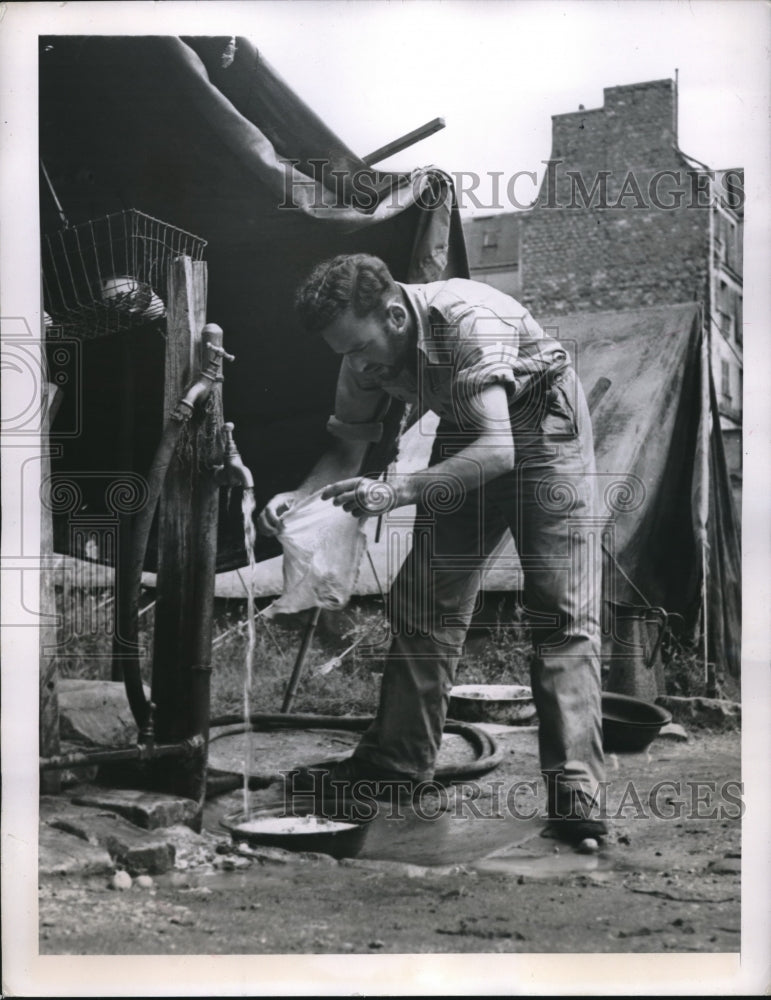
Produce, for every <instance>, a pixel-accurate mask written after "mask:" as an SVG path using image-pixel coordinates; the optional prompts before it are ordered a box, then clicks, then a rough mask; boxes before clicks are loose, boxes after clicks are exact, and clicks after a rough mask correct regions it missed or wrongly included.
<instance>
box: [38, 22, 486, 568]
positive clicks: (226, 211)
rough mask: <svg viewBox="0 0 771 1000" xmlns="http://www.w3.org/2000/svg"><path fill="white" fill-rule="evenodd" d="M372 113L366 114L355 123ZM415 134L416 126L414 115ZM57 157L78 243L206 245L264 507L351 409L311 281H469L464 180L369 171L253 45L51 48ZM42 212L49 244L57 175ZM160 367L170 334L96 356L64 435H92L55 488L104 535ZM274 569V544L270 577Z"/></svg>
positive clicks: (239, 435) (192, 42) (155, 404)
mask: <svg viewBox="0 0 771 1000" xmlns="http://www.w3.org/2000/svg"><path fill="white" fill-rule="evenodd" d="M230 55H233V59H232V61H231V60H230ZM321 83H322V81H320V84H321ZM359 107H361V104H360V103H359V101H358V96H353V95H352V96H351V114H352V115H354V114H356V113H357V110H356V109H357V108H359ZM404 117H405V126H406V127H409V126H410V125H412V124H414V123H413V122H412V120H411V114H410V109H409V107H405V109H404ZM405 130H406V128H405ZM387 138H389V139H390V138H394V137H392V136H388V137H387ZM40 156H41V160H42V161H43V163H44V165H45V168H46V171H47V174H48V177H49V178H50V182H51V185H52V186H53V189H54V191H55V194H56V197H57V198H58V200H59V202H60V203H61V206H62V209H63V212H64V215H65V216H66V218H67V221H68V222H69V223H70V224H72V225H76V224H79V223H82V222H85V221H86V220H89V219H95V218H100V217H102V216H104V215H106V214H108V213H111V212H115V211H121V210H125V209H128V208H136V209H138V210H140V211H142V212H144V213H147V214H148V215H151V216H154V217H156V218H158V219H161V220H163V221H165V222H168V223H171V224H173V225H174V226H176V227H179V228H180V229H184V230H186V231H188V232H190V233H194V234H196V235H197V236H200V237H202V238H203V239H206V240H207V241H208V246H207V247H206V252H205V259H206V260H207V263H208V276H209V277H208V318H209V320H210V321H211V322H216V323H219V325H220V326H222V328H223V330H224V333H225V346H226V348H227V350H228V351H230V352H231V353H233V354H234V355H235V356H236V361H235V363H234V364H232V365H229V366H228V367H227V368H226V371H225V384H224V407H225V414H226V419H228V420H231V421H233V422H234V423H235V437H236V441H237V444H238V446H239V449H240V451H241V454H242V457H243V459H244V461H245V462H246V464H247V465H248V466H249V467H250V468H251V469H252V470H253V472H254V478H255V486H256V489H255V492H256V500H257V503H258V505H261V504H262V503H263V502H264V501H266V500H267V499H268V498H269V497H270V496H272V495H273V494H274V493H276V492H278V491H280V490H284V489H289V488H291V487H293V486H294V485H296V483H297V482H298V481H299V480H300V479H301V478H302V477H303V476H304V475H305V473H306V472H307V471H308V469H309V468H310V467H311V465H312V464H313V462H314V460H315V458H316V457H317V455H318V454H319V452H320V450H321V449H322V448H323V446H324V442H325V438H326V431H325V424H326V419H327V416H328V414H329V413H330V412H331V410H332V408H333V403H334V390H335V382H336V374H337V367H338V361H337V359H336V358H335V356H334V355H333V354H332V353H331V352H330V351H329V350H328V348H327V347H326V345H325V344H324V343H323V342H322V341H321V339H320V338H318V337H316V338H313V337H308V336H307V335H306V334H305V333H304V332H303V331H302V330H301V329H300V327H299V324H298V322H297V320H296V319H295V316H294V312H293V308H292V300H293V295H294V290H295V288H296V286H297V283H298V281H299V280H300V279H301V277H302V276H304V275H305V274H306V273H307V272H308V271H309V270H310V268H311V267H312V266H313V265H314V264H315V263H317V262H318V261H320V260H323V259H325V258H328V257H331V256H334V255H335V254H338V253H347V252H358V251H366V252H369V253H374V254H377V255H378V256H380V257H382V258H383V259H384V260H385V261H386V263H387V264H388V265H389V266H390V268H391V270H392V271H393V273H394V275H395V276H396V277H397V278H398V279H400V280H408V281H421V280H422V281H425V280H431V279H434V278H437V277H439V276H441V275H450V274H456V275H461V276H466V275H467V273H468V267H467V262H466V255H465V246H464V243H463V235H462V228H461V226H460V222H459V218H458V214H457V209H456V207H455V205H454V194H453V190H452V185H451V182H450V180H449V178H448V177H447V176H446V175H445V174H443V173H442V172H441V171H439V170H435V169H432V168H426V169H416V170H415V171H413V172H412V173H411V174H393V173H389V172H379V171H377V170H374V169H371V168H368V167H367V166H366V164H365V163H364V162H363V161H362V160H361V159H359V157H358V156H356V155H355V154H354V153H353V152H352V151H351V150H350V149H349V148H348V147H347V146H346V145H345V144H344V143H343V142H342V140H341V139H339V138H338V137H337V136H335V135H334V134H333V133H332V132H331V131H330V130H329V129H328V128H327V127H326V125H325V124H324V123H323V122H322V121H321V120H320V119H319V118H318V116H317V115H315V114H314V112H313V111H311V110H310V108H308V107H307V105H305V103H304V102H303V101H302V100H300V99H299V98H298V97H297V95H296V94H294V93H293V92H292V90H291V89H290V88H289V87H288V86H287V85H286V84H285V83H284V82H283V81H282V80H281V78H280V77H279V76H278V75H277V74H276V73H275V72H274V71H273V70H272V69H271V67H270V66H269V64H268V63H267V62H266V60H265V59H264V58H263V56H262V55H261V53H260V52H258V51H257V50H256V49H255V47H254V46H253V45H252V44H251V43H250V42H249V41H248V40H246V39H243V38H238V39H236V45H235V52H234V53H233V48H232V45H231V42H230V39H229V38H226V37H223V38H187V39H181V38H175V37H154V36H120V37H111V36H110V37H105V36H88V37H60V36H49V37H45V38H42V39H41V42H40ZM311 161H315V163H314V162H311ZM287 163H289V164H290V166H289V167H287ZM322 163H325V164H326V166H322ZM335 171H337V174H335V173H334V172H335ZM375 189H376V190H377V192H378V196H377V198H376V199H375V198H374V197H373V196H372V194H371V192H372V190H375ZM287 205H288V206H289V207H286V206H287ZM40 211H41V228H42V231H43V232H44V233H53V232H56V231H57V230H58V229H59V228H60V227H61V226H62V221H61V219H60V216H59V213H58V211H57V208H56V202H55V199H54V197H53V195H52V193H51V191H50V189H49V186H48V184H47V183H46V182H45V180H44V178H43V176H42V174H41V193H40ZM64 335H65V339H66V336H67V333H66V330H65V334H64ZM55 354H56V345H52V355H55ZM163 359H164V342H163V337H162V335H161V333H160V331H159V330H157V329H155V330H145V329H143V328H141V329H137V330H136V331H135V332H134V333H132V334H131V336H130V337H108V338H101V339H95V340H92V341H89V340H84V341H83V343H82V344H80V347H79V351H78V356H77V369H78V370H77V373H76V375H75V373H69V374H68V379H69V381H68V383H67V387H66V390H65V391H64V392H63V397H64V398H63V401H62V404H61V408H60V410H59V413H58V415H57V424H56V425H55V427H54V432H55V433H56V432H57V431H58V430H61V429H63V428H64V429H69V428H72V427H73V426H77V427H78V428H79V430H78V433H76V434H71V435H70V436H68V437H66V438H62V439H61V448H62V454H61V455H60V457H59V458H57V459H55V460H54V474H55V475H68V476H70V478H75V479H78V477H80V478H79V479H78V488H79V489H80V491H81V493H82V496H83V508H82V509H83V511H88V512H89V513H90V514H92V515H94V516H95V517H98V516H99V514H100V513H101V512H103V509H104V494H105V489H104V483H103V482H102V481H101V479H100V477H99V476H98V475H94V473H99V474H102V478H103V477H104V476H109V475H111V474H117V473H119V472H120V471H121V470H126V469H132V470H134V471H136V472H137V473H139V474H142V473H143V472H144V471H145V470H146V469H147V468H148V467H149V464H150V460H151V457H152V453H153V449H154V447H155V445H156V442H157V441H158V439H159V436H160V432H161V427H160V420H161V413H162V404H161V400H162V391H163V369H164V360H163ZM52 364H53V361H52ZM75 377H76V382H75V381H73V379H74V378H75ZM121 395H123V403H122V404H121V402H120V400H121ZM127 411H129V414H130V423H132V424H133V426H131V427H129V428H127V427H126V425H125V415H126V412H127ZM235 506H236V505H234V507H235ZM71 520H72V519H71V518H68V517H58V518H57V521H56V529H57V533H56V545H57V550H58V551H61V552H69V551H72V547H73V543H72V532H71V529H72V523H71ZM276 552H278V546H277V544H276V543H275V542H274V541H273V540H264V539H261V541H260V549H259V551H258V558H266V557H269V556H271V555H273V554H275V553H276ZM150 554H151V559H150V562H152V546H151V550H150ZM242 563H243V540H242V537H241V535H240V514H239V513H238V510H237V509H230V508H228V509H225V508H224V506H223V513H222V518H221V523H220V546H219V559H218V565H219V567H220V569H225V568H228V567H232V566H235V565H238V564H242Z"/></svg>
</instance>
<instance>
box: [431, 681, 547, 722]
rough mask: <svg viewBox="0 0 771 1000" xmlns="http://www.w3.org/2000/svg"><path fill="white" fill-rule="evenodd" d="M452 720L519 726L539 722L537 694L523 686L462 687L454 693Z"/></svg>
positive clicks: (487, 685)
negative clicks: (535, 701) (537, 717)
mask: <svg viewBox="0 0 771 1000" xmlns="http://www.w3.org/2000/svg"><path fill="white" fill-rule="evenodd" d="M449 712H450V718H453V719H459V720H460V721H461V722H497V723H500V724H501V725H504V726H512V725H518V724H521V723H523V722H529V721H531V720H532V719H535V714H536V713H535V704H534V702H533V692H532V691H531V690H530V688H529V687H524V686H523V685H521V684H459V685H456V686H455V687H454V688H453V689H452V691H451V692H450V710H449Z"/></svg>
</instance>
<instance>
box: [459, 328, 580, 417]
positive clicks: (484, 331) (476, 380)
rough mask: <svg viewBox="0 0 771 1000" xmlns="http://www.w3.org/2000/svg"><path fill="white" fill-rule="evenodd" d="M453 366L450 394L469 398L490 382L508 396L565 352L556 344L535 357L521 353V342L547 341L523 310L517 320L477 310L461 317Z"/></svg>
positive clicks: (513, 394)
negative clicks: (500, 386) (553, 348)
mask: <svg viewBox="0 0 771 1000" xmlns="http://www.w3.org/2000/svg"><path fill="white" fill-rule="evenodd" d="M459 333H460V336H459V338H458V341H457V347H456V352H455V358H454V366H453V385H452V392H453V397H454V398H455V399H457V400H463V399H466V400H467V399H469V398H471V397H472V396H473V395H474V394H475V393H479V392H481V391H482V390H483V389H486V388H487V387H488V386H491V385H502V386H504V388H505V389H506V391H507V393H508V395H509V399H510V400H513V399H515V398H516V397H517V395H518V394H519V393H520V392H521V391H522V388H523V385H524V384H527V382H528V381H529V380H530V377H532V376H534V375H538V374H541V373H543V372H544V371H546V370H548V369H550V368H552V367H553V365H554V364H555V362H563V361H564V359H566V358H567V354H566V352H565V351H564V350H562V348H561V347H560V346H559V345H558V344H556V343H555V344H554V347H555V348H556V350H554V351H553V352H551V351H547V352H546V353H545V354H543V355H539V356H537V357H532V356H527V355H524V354H523V352H522V349H521V344H522V342H523V341H524V342H530V343H532V342H533V340H534V339H535V337H534V335H535V336H536V337H537V338H538V339H537V340H536V342H538V341H540V342H541V343H544V344H545V343H546V341H544V339H543V331H542V330H541V328H540V327H539V326H538V324H537V323H536V322H535V320H534V319H533V318H532V316H530V314H529V313H528V312H525V313H524V314H523V316H522V317H519V318H517V320H516V321H514V322H512V321H511V320H507V319H501V318H500V317H499V316H497V315H496V314H495V313H493V312H487V311H486V310H485V311H484V312H482V311H480V312H478V313H476V314H472V315H468V316H465V317H464V318H463V321H462V323H461V325H460V329H459Z"/></svg>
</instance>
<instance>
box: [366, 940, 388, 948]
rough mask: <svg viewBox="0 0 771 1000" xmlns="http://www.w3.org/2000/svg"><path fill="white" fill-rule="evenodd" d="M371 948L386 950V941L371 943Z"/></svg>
mask: <svg viewBox="0 0 771 1000" xmlns="http://www.w3.org/2000/svg"><path fill="white" fill-rule="evenodd" d="M369 947H370V948H385V941H370V943H369Z"/></svg>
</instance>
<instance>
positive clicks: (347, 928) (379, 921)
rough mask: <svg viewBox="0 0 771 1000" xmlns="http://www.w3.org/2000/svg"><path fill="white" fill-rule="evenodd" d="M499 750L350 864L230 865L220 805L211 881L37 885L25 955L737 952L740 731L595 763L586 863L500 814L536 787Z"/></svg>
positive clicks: (526, 736) (245, 860) (517, 744)
mask: <svg viewBox="0 0 771 1000" xmlns="http://www.w3.org/2000/svg"><path fill="white" fill-rule="evenodd" d="M498 738H499V739H500V740H501V741H502V742H503V744H504V749H505V750H506V753H505V759H504V762H503V764H502V765H501V766H500V767H499V768H498V769H497V770H496V771H495V772H493V773H492V774H491V775H488V776H486V777H485V778H482V779H478V780H477V781H476V782H475V783H472V784H470V785H468V786H464V788H463V789H461V790H459V792H457V793H456V798H455V803H454V805H453V806H451V808H450V809H449V810H448V811H447V812H446V813H444V814H442V816H441V817H439V818H437V819H435V820H432V821H427V820H425V819H424V820H421V821H416V820H415V818H414V817H413V819H412V820H409V819H391V820H390V821H388V820H386V819H381V817H380V816H379V817H378V819H377V820H375V821H374V823H373V824H372V827H373V829H372V831H371V835H370V834H368V838H367V841H366V843H365V846H364V848H363V849H362V851H361V852H360V853H359V855H358V856H357V857H356V858H355V859H344V860H342V861H339V862H338V861H335V860H334V859H332V858H330V857H329V856H327V855H312V854H290V853H288V852H281V851H276V850H263V851H257V853H256V854H254V855H243V854H240V853H238V851H237V850H236V849H235V848H234V847H233V846H232V845H230V844H229V841H228V839H227V837H226V836H225V837H223V833H224V831H223V830H222V829H221V828H219V827H218V821H219V818H221V816H222V815H223V814H224V813H226V812H227V811H228V810H232V809H233V808H234V806H235V804H236V803H237V801H238V799H237V795H236V796H229V797H226V798H224V799H220V800H214V801H213V802H212V803H211V805H210V807H209V808H208V809H207V814H206V817H205V821H206V825H207V827H208V828H209V829H210V830H213V831H215V832H217V834H218V836H219V837H220V838H221V843H220V845H219V851H220V852H221V853H220V854H219V855H218V856H217V859H215V860H216V865H215V866H213V865H212V864H203V865H194V864H193V865H189V866H188V867H187V869H186V870H175V871H174V872H171V873H168V874H166V875H162V876H157V877H155V878H154V879H153V884H152V886H150V887H148V888H142V887H141V886H140V885H139V884H137V882H136V880H135V882H134V884H133V886H132V887H131V888H130V889H127V890H125V891H118V890H114V889H111V888H110V887H109V882H110V879H109V877H106V876H104V875H102V876H98V877H90V878H87V877H73V876H67V877H55V878H54V877H51V878H47V879H45V880H43V882H42V884H41V886H40V910H39V914H40V951H41V954H145V955H147V954H161V955H164V954H262V953H308V954H312V953H332V954H335V953H342V954H345V953H363V954H373V953H375V952H377V953H388V952H390V953H407V954H410V953H430V952H531V953H543V952H547V953H548V952H665V951H668V952H737V951H738V950H739V946H740V864H741V862H740V852H741V847H740V844H741V821H740V811H741V810H740V803H739V793H740V789H739V785H738V783H739V781H740V760H739V748H740V738H739V733H737V732H728V733H697V732H693V733H692V734H691V739H690V741H689V742H687V743H685V742H674V741H671V740H664V739H658V740H656V741H655V742H654V743H653V744H652V746H651V747H650V749H649V751H648V752H644V753H641V754H630V755H618V756H617V757H616V756H610V757H609V761H608V766H609V778H610V779H611V787H610V791H609V798H608V803H609V809H610V814H611V816H613V817H614V818H613V819H612V823H611V832H610V836H609V837H608V842H607V845H606V846H605V847H604V849H603V850H602V851H601V852H600V853H599V854H598V855H589V856H587V855H582V854H579V853H577V852H574V851H573V850H571V849H569V848H565V847H560V848H559V850H558V851H555V847H556V845H555V842H554V841H552V840H549V839H547V838H545V837H543V836H541V831H542V822H541V820H540V819H538V818H536V819H528V820H523V819H517V818H515V817H513V816H512V815H511V811H512V810H511V808H509V807H511V806H513V805H518V806H519V812H520V813H525V812H526V810H528V809H530V808H531V807H532V806H533V804H534V802H535V800H534V799H533V797H532V790H529V789H527V788H524V789H522V788H521V789H520V790H519V792H518V793H517V796H514V795H513V793H512V794H511V795H509V794H508V793H509V792H510V790H511V789H512V787H513V786H514V785H515V783H516V782H518V781H525V780H529V781H532V780H533V779H534V778H536V777H537V775H538V769H537V746H536V737H535V733H534V732H532V731H528V732H522V733H517V732H516V731H513V730H509V731H507V733H506V734H504V735H501V736H499V737H498ZM662 782H670V783H672V784H669V785H662V784H661V783H662ZM652 790H653V792H654V795H653V807H652V806H651V798H650V796H651V791H652ZM464 796H465V797H464ZM471 796H475V798H474V800H473V802H472V801H471V798H470V797H471ZM528 796H529V798H528ZM540 804H541V803H538V805H540ZM497 813H500V815H496V814H497ZM654 813H658V815H655V814H654ZM227 869H233V870H227Z"/></svg>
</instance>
